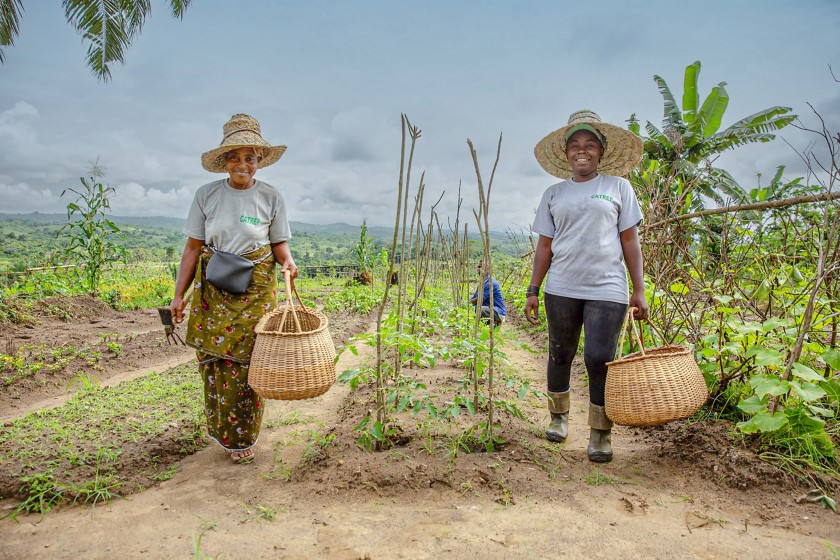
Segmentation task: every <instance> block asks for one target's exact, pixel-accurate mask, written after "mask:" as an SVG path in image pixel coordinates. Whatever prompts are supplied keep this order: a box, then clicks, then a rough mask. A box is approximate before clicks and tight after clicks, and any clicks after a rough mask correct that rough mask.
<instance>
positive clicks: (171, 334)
mask: <svg viewBox="0 0 840 560" xmlns="http://www.w3.org/2000/svg"><path fill="white" fill-rule="evenodd" d="M158 314H159V315H160V322H161V323H163V330H164V332H166V342H168V343H169V344H173V341H174V344H176V345H177V344H182V345H184V346H186V344H185V343H184V340H183V339H182V338H181V337H180V335H178V333H177V332H175V329H176V328H177V326H176V325H175V321H173V320H172V310H171V309H169V308H168V307H158Z"/></svg>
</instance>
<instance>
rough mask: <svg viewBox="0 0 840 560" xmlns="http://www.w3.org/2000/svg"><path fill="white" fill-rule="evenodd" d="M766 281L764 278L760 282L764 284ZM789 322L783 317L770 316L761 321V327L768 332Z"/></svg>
mask: <svg viewBox="0 0 840 560" xmlns="http://www.w3.org/2000/svg"><path fill="white" fill-rule="evenodd" d="M766 282H767V280H764V282H762V284H764V283H766ZM789 324H790V322H789V321H786V320H785V319H780V318H778V317H771V318H769V319H767V320H766V321H764V323H762V327H763V330H764V332H770V331H772V330H773V329H775V328H777V327H786V326H788V325H789Z"/></svg>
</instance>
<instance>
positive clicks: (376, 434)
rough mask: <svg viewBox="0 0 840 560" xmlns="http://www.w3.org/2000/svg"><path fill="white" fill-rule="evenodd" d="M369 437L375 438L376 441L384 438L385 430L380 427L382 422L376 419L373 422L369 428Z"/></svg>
mask: <svg viewBox="0 0 840 560" xmlns="http://www.w3.org/2000/svg"><path fill="white" fill-rule="evenodd" d="M370 437H372V438H373V439H375V440H376V441H382V440H383V439H385V431H384V430H383V429H382V422H380V421H379V420H377V421H376V422H374V423H373V426H371V428H370Z"/></svg>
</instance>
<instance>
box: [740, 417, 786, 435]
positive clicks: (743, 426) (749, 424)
mask: <svg viewBox="0 0 840 560" xmlns="http://www.w3.org/2000/svg"><path fill="white" fill-rule="evenodd" d="M787 423H788V418H787V416H785V413H784V412H774V413H773V414H770V413H769V412H759V413H758V414H756V415H755V416H753V417H752V418H750V419H749V420H748V421H746V422H738V423H737V424H736V426H737V427H738V429H739V430H741V431H742V432H743V433H745V434H754V433H756V432H765V433H766V432H775V431H776V430H778V429H779V428H781V427H782V426H784V425H785V424H787Z"/></svg>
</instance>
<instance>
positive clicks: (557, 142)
mask: <svg viewBox="0 0 840 560" xmlns="http://www.w3.org/2000/svg"><path fill="white" fill-rule="evenodd" d="M534 154H535V155H536V157H537V161H538V162H539V163H540V165H541V166H542V167H543V169H545V170H546V171H547V172H548V173H550V174H552V175H554V176H555V177H559V178H561V179H565V180H563V181H561V182H560V183H557V184H555V185H552V186H550V187H549V188H548V189H546V191H545V193H543V197H542V200H541V201H540V205H539V207H538V208H537V215H536V218H535V219H534V224H533V226H532V229H533V231H535V232H536V233H538V234H539V240H538V242H537V248H536V251H535V253H534V264H533V269H532V271H531V283H530V285H529V286H528V290H527V292H526V294H527V301H526V304H525V316H526V317H527V319H528V320H529V321H530V322H531V323H533V324H538V323H539V321H538V310H539V290H540V286H541V285H542V281H543V279H544V278H545V277H546V273H547V274H548V278H547V279H546V284H545V300H544V302H545V314H546V318H547V320H548V337H549V357H548V367H547V378H548V409H549V412H550V413H551V424H550V425H549V427H548V429H547V430H546V437H547V438H548V439H549V440H551V441H556V442H562V441H565V439H566V437H567V436H568V420H569V377H570V373H571V365H572V359H573V358H574V356H575V353H576V351H577V348H578V342H579V340H580V332H581V327H582V328H583V330H584V334H585V340H584V350H583V354H584V361H585V363H586V370H587V374H588V377H589V426H590V432H589V446H588V448H587V455H588V457H589V460H590V461H594V462H599V463H603V462H608V461H611V460H612V456H613V453H612V446H611V441H610V439H611V436H610V431H611V429H612V422H611V421H610V419H609V418H607V415H606V412H605V410H604V385H605V383H606V377H607V366H606V363H607V362H609V361H611V360H613V358H614V356H615V350H616V345H617V343H618V336H619V334H620V330H621V325H622V323H623V321H624V316H625V314H626V313H627V308H628V304H629V305H630V306H633V307H636V309H637V311H636V312H635V317H636V318H637V319H643V318H645V317H646V316H647V311H648V305H647V301H646V300H645V290H644V276H643V272H642V251H641V247H640V245H639V237H638V232H637V225H638V224H639V222H640V221H641V219H642V214H641V210H640V209H639V202H638V200H637V199H636V195H635V193H634V192H633V188H632V187H631V186H630V182H629V181H627V179H624V178H623V176H625V175H627V174H628V173H629V172H630V170H631V169H633V167H635V166H636V165H637V164H638V163H639V161H640V159H641V155H642V143H641V141H640V140H639V139H638V138H637V137H636V136H635V135H634V134H633V133H631V132H630V131H628V130H625V129H622V128H619V127H617V126H613V125H610V124H606V123H602V122H601V119H600V117H599V116H598V115H597V114H596V113H594V112H593V111H588V110H582V111H577V112H575V113H573V114H572V116H571V117H569V122H568V124H567V125H566V126H564V127H562V128H560V129H558V130H556V131H554V132H552V133H551V134H549V135H548V136H546V137H545V138H543V139H542V140H540V142H539V143H538V144H537V146H536V148H535V149H534ZM622 261H624V262H622ZM624 263H626V264H627V269H628V270H629V272H630V280H631V281H632V284H633V291H632V294H628V284H627V274H626V271H625V266H624Z"/></svg>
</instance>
